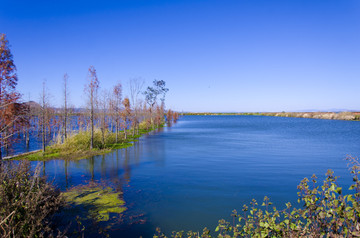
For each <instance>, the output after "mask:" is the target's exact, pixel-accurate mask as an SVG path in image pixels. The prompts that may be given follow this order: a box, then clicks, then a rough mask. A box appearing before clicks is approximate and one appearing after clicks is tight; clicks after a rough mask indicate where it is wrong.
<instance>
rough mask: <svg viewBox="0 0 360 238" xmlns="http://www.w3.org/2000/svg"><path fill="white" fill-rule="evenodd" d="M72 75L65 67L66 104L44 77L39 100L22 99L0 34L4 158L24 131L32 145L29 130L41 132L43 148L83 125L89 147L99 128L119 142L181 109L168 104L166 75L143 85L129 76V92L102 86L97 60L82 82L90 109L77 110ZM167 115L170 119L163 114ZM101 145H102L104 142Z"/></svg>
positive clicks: (0, 126) (175, 115)
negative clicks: (57, 103)
mask: <svg viewBox="0 0 360 238" xmlns="http://www.w3.org/2000/svg"><path fill="white" fill-rule="evenodd" d="M69 78H70V76H69V75H68V74H67V73H65V74H64V77H63V86H62V105H61V108H55V107H54V106H53V105H51V103H50V95H49V90H48V89H47V86H46V83H45V81H44V82H43V85H42V91H41V95H40V99H39V103H35V102H30V101H29V102H22V97H21V94H20V93H19V92H18V91H17V90H16V86H17V83H18V77H17V74H16V66H15V64H14V60H13V55H12V54H11V51H10V47H9V42H8V40H7V38H6V35H5V34H0V159H1V158H2V157H3V155H2V154H3V153H2V152H3V151H5V152H8V151H9V150H11V145H13V144H14V143H16V142H18V141H19V140H20V139H19V137H20V136H22V137H23V139H24V140H25V143H26V146H27V147H28V146H29V143H30V138H31V136H30V135H31V134H34V133H35V134H36V135H37V136H39V138H41V144H42V148H41V149H42V151H43V153H44V152H45V151H46V146H47V145H48V144H49V142H50V141H51V140H54V139H56V140H57V143H63V142H65V141H66V140H67V139H68V138H69V137H70V136H72V135H73V134H74V133H77V132H79V131H86V132H89V134H90V140H89V144H88V148H89V150H91V149H94V148H98V147H99V146H98V145H94V134H95V131H96V130H100V133H101V143H100V147H101V144H102V145H105V139H106V138H105V137H106V135H107V134H109V133H111V134H114V135H115V143H118V142H120V141H121V140H123V139H125V140H126V139H127V137H128V135H129V134H130V133H131V135H132V136H133V137H134V136H135V135H136V134H139V130H140V129H141V128H143V129H146V130H150V129H155V128H157V127H159V126H162V125H163V124H164V123H168V124H169V125H170V124H171V123H173V122H176V121H177V119H178V117H179V114H178V113H177V112H173V111H172V110H170V109H169V110H166V109H165V96H166V93H167V92H168V91H169V89H168V88H166V83H165V81H164V80H154V81H153V83H152V85H150V86H148V87H147V88H146V89H145V90H144V89H143V87H144V81H143V80H141V79H138V78H135V79H131V80H130V81H129V94H130V95H129V96H125V97H124V96H123V87H122V84H121V83H120V82H119V83H117V84H115V85H114V86H113V87H112V88H111V89H110V90H105V89H103V90H100V80H99V78H98V76H97V72H96V69H95V67H94V66H90V67H89V69H88V75H87V82H86V84H85V85H84V95H85V98H86V109H84V110H76V109H75V108H74V107H73V106H70V103H69V97H70V95H69V85H68V81H69ZM165 118H166V119H165ZM100 149H101V148H100Z"/></svg>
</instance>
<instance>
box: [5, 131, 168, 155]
mask: <svg viewBox="0 0 360 238" xmlns="http://www.w3.org/2000/svg"><path fill="white" fill-rule="evenodd" d="M161 127H163V125H161ZM158 128H159V127H155V128H153V127H150V128H149V129H146V127H145V124H141V125H140V128H139V130H138V133H137V134H135V135H134V136H133V135H132V132H133V131H132V130H127V138H126V139H125V135H124V132H123V131H122V132H119V133H118V141H116V134H115V133H111V132H109V131H106V132H105V133H104V142H105V143H103V139H102V138H103V137H102V136H103V135H102V133H101V131H100V130H99V129H96V130H95V131H94V148H93V149H92V150H90V139H91V137H90V136H91V135H90V132H89V131H80V132H78V133H77V134H74V135H71V136H69V137H68V138H67V139H66V140H65V141H64V142H63V143H60V142H58V143H54V144H53V145H50V146H47V147H46V149H45V153H43V152H42V151H39V152H35V153H32V154H27V155H19V156H17V157H14V158H12V159H13V160H24V159H26V160H30V161H45V160H50V159H57V158H62V159H76V160H80V159H85V158H89V157H91V156H95V155H101V154H106V153H109V152H111V151H112V150H116V149H123V148H127V147H130V146H133V145H134V144H133V142H136V141H138V139H139V138H140V137H141V136H142V135H144V134H147V133H149V132H151V131H153V130H155V129H158Z"/></svg>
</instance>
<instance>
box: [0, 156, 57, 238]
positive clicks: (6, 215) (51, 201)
mask: <svg viewBox="0 0 360 238" xmlns="http://www.w3.org/2000/svg"><path fill="white" fill-rule="evenodd" d="M62 203H63V201H62V198H61V197H60V192H59V190H57V189H56V188H55V187H54V186H53V185H52V184H50V183H48V182H47V181H46V179H45V177H43V176H40V167H37V168H36V169H35V171H32V170H31V167H30V163H29V162H25V161H24V162H20V163H14V162H9V163H7V162H1V161H0V236H1V237H49V236H52V227H51V225H52V224H51V218H52V215H53V214H54V213H55V212H56V211H57V210H58V209H59V207H60V206H61V205H62Z"/></svg>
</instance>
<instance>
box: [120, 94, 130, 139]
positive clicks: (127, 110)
mask: <svg viewBox="0 0 360 238" xmlns="http://www.w3.org/2000/svg"><path fill="white" fill-rule="evenodd" d="M123 105H124V111H123V113H122V114H123V124H124V136H125V140H126V139H127V135H126V130H127V127H128V122H129V120H131V108H130V100H129V98H127V97H126V98H124V100H123Z"/></svg>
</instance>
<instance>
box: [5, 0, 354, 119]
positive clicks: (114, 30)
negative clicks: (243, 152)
mask: <svg viewBox="0 0 360 238" xmlns="http://www.w3.org/2000/svg"><path fill="white" fill-rule="evenodd" d="M0 3H1V4H0V6H1V8H0V32H2V33H6V34H7V37H8V39H9V41H10V44H11V46H12V47H11V50H12V53H13V55H14V60H15V64H16V66H17V69H18V76H19V83H18V89H19V91H20V92H21V93H23V94H24V98H25V99H27V98H28V95H29V93H30V95H31V99H32V100H35V101H39V95H40V91H41V87H42V81H43V80H44V79H46V81H47V85H48V88H49V90H50V93H51V94H52V95H53V96H52V102H53V104H55V105H60V102H61V99H62V96H61V91H62V89H61V87H62V77H63V75H64V73H65V72H67V73H68V74H69V76H70V83H69V86H70V91H71V92H70V93H71V94H70V97H71V102H72V104H75V105H76V106H82V105H84V100H85V99H84V96H83V88H84V85H85V83H86V76H87V70H88V68H89V66H90V65H94V66H95V68H96V69H97V72H98V76H99V79H100V85H101V87H102V88H106V89H110V88H111V87H112V86H113V85H114V84H115V83H117V82H118V81H120V82H121V83H122V84H123V85H124V88H125V89H126V88H127V85H126V82H127V81H128V79H129V78H133V77H142V78H143V79H145V80H146V83H147V84H150V83H151V82H152V80H153V79H159V80H165V81H166V83H167V86H168V88H169V89H170V91H169V93H168V95H167V99H166V100H167V107H168V108H173V109H175V110H179V111H221V112H226V111H283V110H284V111H296V110H302V109H318V110H326V109H332V108H340V109H341V108H344V109H359V110H360V99H359V89H360V1H359V0H336V1H335V0H203V1H201V0H178V1H153V0H143V1H138V0H126V1H121V0H120V1H107V0H103V1H91V0H86V1H84V0H72V1H68V0H61V1H60V0H51V1H49V0H46V1H27V0H26V1H18V0H11V1H10V0H0ZM125 94H126V92H125Z"/></svg>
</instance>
